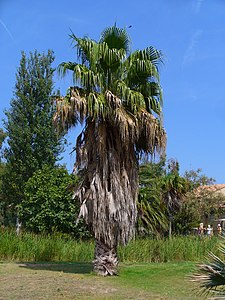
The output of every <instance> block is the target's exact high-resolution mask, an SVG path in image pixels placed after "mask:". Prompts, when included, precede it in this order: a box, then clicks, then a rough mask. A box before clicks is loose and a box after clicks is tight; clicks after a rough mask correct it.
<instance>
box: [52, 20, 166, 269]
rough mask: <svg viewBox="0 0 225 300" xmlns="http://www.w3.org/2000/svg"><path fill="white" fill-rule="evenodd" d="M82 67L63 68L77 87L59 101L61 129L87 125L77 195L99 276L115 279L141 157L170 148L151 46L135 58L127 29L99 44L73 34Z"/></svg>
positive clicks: (110, 32) (79, 150)
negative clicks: (92, 245) (91, 241)
mask: <svg viewBox="0 0 225 300" xmlns="http://www.w3.org/2000/svg"><path fill="white" fill-rule="evenodd" d="M71 38H72V41H73V42H74V44H75V47H76V49H77V52H78V59H79V63H76V62H65V63H62V64H61V65H60V69H59V70H60V72H61V73H62V74H65V73H66V72H67V71H68V70H70V71H72V72H73V79H74V84H75V86H74V87H72V88H70V90H69V93H68V95H67V96H66V97H64V98H61V99H58V101H57V109H58V110H57V113H56V116H55V121H56V123H58V124H59V126H61V128H63V129H65V128H66V129H68V128H70V127H71V126H74V125H77V123H78V122H81V123H83V121H84V130H83V131H82V133H81V134H80V135H79V136H78V138H77V144H76V167H77V168H78V169H82V170H83V174H84V177H83V181H82V182H81V183H80V185H79V188H78V189H77V191H76V192H75V195H76V196H77V197H78V198H79V200H80V203H81V210H80V215H82V216H83V217H84V219H85V221H86V222H87V224H88V225H89V228H90V230H91V231H92V232H93V234H94V237H95V240H96V248H95V260H94V270H95V271H96V272H97V273H98V274H101V275H113V274H116V273H117V264H118V260H117V245H118V243H122V244H126V243H128V241H129V240H130V239H131V238H132V237H133V235H134V232H135V223H136V215H137V209H136V201H137V196H138V158H139V155H140V154H142V153H148V154H153V153H155V152H156V151H158V152H160V150H161V149H162V148H165V140H166V135H165V131H164V130H163V128H162V124H161V119H160V114H161V105H162V97H161V88H160V83H159V73H158V65H159V63H160V62H161V61H162V55H161V52H160V51H158V50H156V49H155V48H153V47H148V48H146V49H144V50H137V51H135V52H133V53H131V52H130V38H129V37H128V34H127V32H126V30H125V29H120V28H118V27H116V25H115V26H112V27H109V28H106V29H105V30H104V31H103V32H102V34H101V36H100V39H99V41H98V42H96V41H94V40H92V39H90V38H88V37H84V38H78V37H76V36H75V35H74V34H72V35H71Z"/></svg>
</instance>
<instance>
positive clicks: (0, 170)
mask: <svg viewBox="0 0 225 300" xmlns="http://www.w3.org/2000/svg"><path fill="white" fill-rule="evenodd" d="M5 138H6V133H5V132H4V131H3V129H2V128H0V225H3V224H4V215H5V209H6V207H5V202H4V199H3V191H2V178H3V175H4V172H5V163H4V162H3V161H2V145H3V142H4V140H5Z"/></svg>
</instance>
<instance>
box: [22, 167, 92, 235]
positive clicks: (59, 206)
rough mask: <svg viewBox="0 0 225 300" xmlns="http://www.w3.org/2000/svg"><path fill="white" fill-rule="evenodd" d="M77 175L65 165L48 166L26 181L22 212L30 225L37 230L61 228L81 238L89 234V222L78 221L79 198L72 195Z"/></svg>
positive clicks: (45, 230)
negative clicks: (70, 173)
mask: <svg viewBox="0 0 225 300" xmlns="http://www.w3.org/2000/svg"><path fill="white" fill-rule="evenodd" d="M76 181H77V178H76V177H75V176H74V175H69V174H68V172H67V170H66V169H65V168H64V167H54V168H53V167H50V166H44V167H43V168H42V169H41V170H38V171H36V172H35V173H34V174H33V176H32V177H31V178H30V179H29V180H28V182H27V183H26V185H25V198H24V199H23V200H22V202H21V204H20V205H19V216H20V218H21V219H22V220H23V224H24V226H25V227H26V229H28V230H30V231H33V232H35V233H41V232H42V233H43V232H44V233H46V232H47V233H52V232H61V233H67V234H71V235H72V236H74V237H77V238H81V237H87V236H89V233H88V231H87V229H86V228H85V226H84V225H83V224H82V223H81V224H76V219H77V217H78V212H79V208H78V206H79V205H78V202H76V201H74V199H72V194H73V191H72V190H71V188H69V187H71V186H73V185H74V184H75V182H76Z"/></svg>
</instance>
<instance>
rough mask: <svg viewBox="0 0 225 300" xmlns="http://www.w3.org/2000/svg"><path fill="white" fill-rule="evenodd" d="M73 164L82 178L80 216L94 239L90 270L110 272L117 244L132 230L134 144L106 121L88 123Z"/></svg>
mask: <svg viewBox="0 0 225 300" xmlns="http://www.w3.org/2000/svg"><path fill="white" fill-rule="evenodd" d="M79 142H80V144H79ZM77 166H78V168H81V169H83V181H82V182H81V185H80V187H79V189H78V190H77V192H76V193H75V196H77V197H78V198H79V199H80V202H81V209H80V216H83V217H84V219H85V221H86V223H87V224H88V226H89V228H90V230H91V232H92V233H93V235H94V237H95V239H96V241H97V243H96V251H95V260H94V270H95V271H96V273H97V274H101V275H104V276H106V275H114V274H116V273H117V271H116V266H117V264H118V261H117V256H116V248H117V245H118V244H119V243H121V244H123V245H125V244H127V243H128V242H129V241H130V239H131V238H132V237H133V236H134V233H135V223H136V216H137V209H136V200H137V188H138V170H137V167H138V166H137V157H136V154H135V149H134V145H133V143H131V142H129V141H128V142H127V143H124V142H123V141H122V138H121V135H120V133H119V132H118V130H117V129H116V128H114V127H112V126H110V125H109V124H106V123H103V124H98V125H97V126H96V124H95V123H92V122H90V123H89V124H88V126H87V128H86V130H85V134H84V138H83V140H81V139H80V141H79V139H78V143H77Z"/></svg>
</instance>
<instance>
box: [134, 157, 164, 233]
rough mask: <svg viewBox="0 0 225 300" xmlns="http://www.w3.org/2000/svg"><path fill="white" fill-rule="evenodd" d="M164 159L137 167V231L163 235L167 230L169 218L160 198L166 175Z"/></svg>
mask: <svg viewBox="0 0 225 300" xmlns="http://www.w3.org/2000/svg"><path fill="white" fill-rule="evenodd" d="M165 167H166V159H165V158H161V159H160V160H159V162H157V163H154V162H150V163H144V164H141V165H140V168H139V195H138V205H137V207H138V220H137V233H138V234H139V235H141V236H143V235H153V236H155V235H163V234H164V232H165V231H167V230H168V225H169V220H168V217H167V213H166V206H165V203H164V202H163V199H162V188H161V186H162V178H164V177H165V175H166V169H165Z"/></svg>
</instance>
